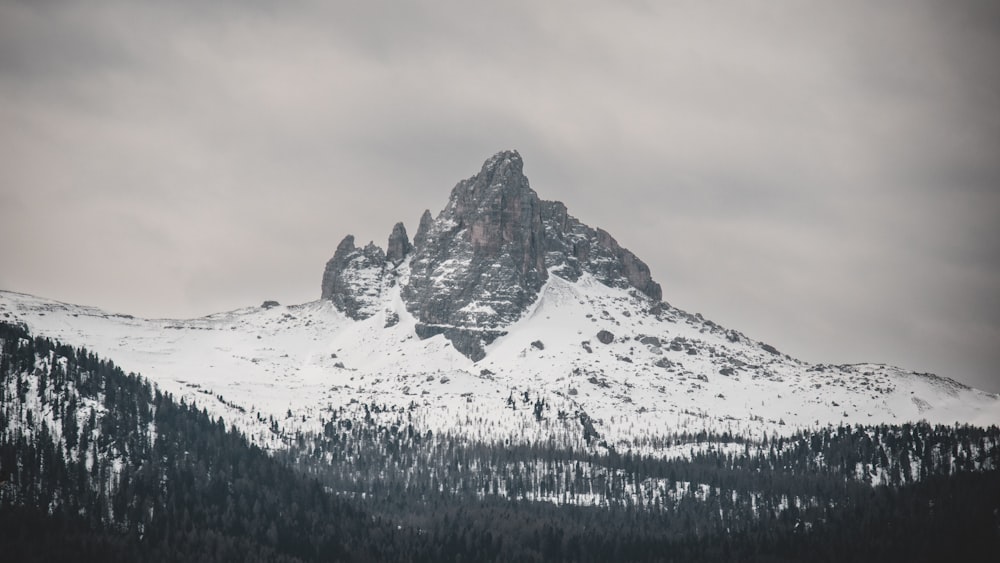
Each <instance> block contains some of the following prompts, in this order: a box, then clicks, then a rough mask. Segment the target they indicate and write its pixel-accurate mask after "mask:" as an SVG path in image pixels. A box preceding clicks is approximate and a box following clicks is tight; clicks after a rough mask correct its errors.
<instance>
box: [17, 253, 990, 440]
mask: <svg viewBox="0 0 1000 563" xmlns="http://www.w3.org/2000/svg"><path fill="white" fill-rule="evenodd" d="M407 268H408V264H406V263H404V264H403V265H401V266H400V275H403V276H405V275H406V273H407V271H406V270H407ZM380 299H381V304H380V306H379V307H378V309H377V310H378V312H377V313H375V314H374V315H372V316H371V317H369V318H366V319H363V320H359V321H355V320H352V319H350V318H348V317H346V316H345V315H344V314H342V313H341V312H339V311H337V310H336V308H335V307H334V305H333V304H332V303H331V302H329V301H316V302H311V303H306V304H303V305H295V306H287V307H286V306H274V307H270V308H246V309H240V310H237V311H231V312H227V313H219V314H215V315H210V316H208V317H203V318H200V319H191V320H164V319H140V318H134V317H131V316H128V315H119V314H111V313H107V312H104V311H101V310H99V309H95V308H92V307H82V306H76V305H68V304H64V303H59V302H55V301H51V300H46V299H41V298H38V297H33V296H30V295H24V294H19V293H10V292H0V319H2V320H4V321H8V322H23V323H25V324H26V325H27V326H28V327H29V328H30V329H31V330H32V331H33V332H34V333H35V334H38V335H41V336H47V337H50V338H54V339H59V340H61V341H63V342H65V343H68V344H71V345H74V346H85V347H87V348H88V349H90V350H91V351H94V352H96V353H98V354H100V355H102V356H104V357H107V358H110V359H112V360H113V361H114V362H116V363H117V364H118V365H119V366H121V367H122V368H123V369H125V370H127V371H135V372H139V373H142V374H143V375H145V376H146V377H148V378H150V379H151V380H152V381H154V382H155V383H156V384H157V385H159V386H160V387H161V388H162V389H164V390H166V391H169V392H171V393H173V394H175V395H176V396H178V397H183V398H185V399H186V400H187V401H189V402H190V401H196V402H197V403H198V404H199V405H201V406H204V407H205V408H207V409H208V410H209V411H210V412H212V413H214V414H216V415H221V416H223V417H224V418H225V420H226V421H227V423H233V424H237V425H238V426H239V427H240V428H242V429H243V430H244V431H245V432H247V434H248V435H249V436H250V437H251V438H252V439H254V440H255V441H258V442H259V443H262V444H264V445H268V446H277V445H278V443H279V441H278V440H277V439H276V435H275V434H274V433H273V432H272V430H271V429H272V428H273V427H274V424H277V426H278V427H280V428H281V429H282V430H285V431H289V432H291V431H294V430H297V429H317V428H319V427H320V426H321V425H322V422H323V420H324V419H325V417H326V418H328V416H326V415H325V413H328V412H329V411H330V410H332V409H337V408H340V407H347V408H348V409H362V408H364V406H365V405H378V406H379V407H380V408H379V409H377V411H381V412H387V413H389V412H391V413H394V414H393V416H397V417H398V416H405V417H406V418H407V419H408V420H409V421H410V422H411V423H413V424H414V425H415V426H417V427H419V428H421V429H422V430H432V431H434V432H441V431H447V432H451V433H454V434H461V435H465V436H468V437H470V438H472V439H476V440H484V441H489V442H493V441H505V440H513V441H516V442H526V441H530V442H536V441H538V440H548V439H555V440H558V441H560V442H562V443H565V444H569V445H581V446H582V445H584V439H585V436H584V433H583V432H582V431H581V429H582V428H584V427H586V426H587V424H588V422H589V423H591V424H592V425H593V429H594V430H595V431H596V432H597V433H598V434H599V435H600V437H601V438H602V439H603V440H606V441H607V443H608V444H611V445H615V444H619V445H629V446H630V447H643V445H644V444H646V445H648V444H651V443H653V442H652V441H651V440H649V439H651V438H654V437H657V436H664V435H668V434H671V433H676V432H684V431H687V432H697V431H700V430H707V431H714V432H719V433H721V432H726V431H728V432H730V433H738V434H744V435H760V434H761V433H763V432H768V433H769V434H771V433H775V432H782V433H784V432H790V431H791V430H793V429H796V428H802V427H810V426H817V425H819V426H825V425H829V424H834V425H835V424H839V423H862V424H869V423H881V422H886V423H894V422H895V423H898V422H905V421H917V420H922V419H923V420H927V421H929V422H932V423H945V424H952V423H955V422H968V423H972V424H979V425H990V424H997V423H1000V398H998V396H997V395H994V394H990V393H985V392H983V391H979V390H976V389H972V388H969V387H967V386H964V385H961V384H959V383H956V382H954V381H952V380H950V379H946V378H940V377H937V376H934V375H930V374H917V373H911V372H905V371H903V370H900V369H898V368H894V367H890V366H883V365H873V364H855V365H840V366H824V365H811V364H808V363H805V362H801V361H799V360H796V359H793V358H790V357H788V356H785V355H782V354H780V353H778V352H777V351H776V350H775V349H773V348H771V347H769V346H767V345H764V344H761V343H759V342H756V341H753V340H750V339H748V338H747V337H745V336H743V335H742V334H741V333H739V332H736V331H732V330H727V329H724V328H722V327H720V326H719V325H717V324H715V323H713V322H711V321H708V320H705V319H703V318H701V317H700V316H698V315H690V314H688V313H685V312H684V311H682V310H680V309H676V308H671V307H669V306H666V305H664V304H660V305H658V306H654V304H653V302H652V301H651V300H650V299H649V298H648V297H646V296H645V295H643V294H641V293H639V292H637V291H636V290H634V289H622V288H612V287H608V286H606V285H604V284H602V283H600V282H598V281H596V280H594V279H593V278H592V277H590V276H589V275H586V274H585V275H583V276H582V277H581V278H580V279H579V280H577V281H576V282H570V281H567V280H564V279H562V278H560V277H558V276H550V277H549V280H548V281H547V282H546V284H545V286H544V287H543V289H542V290H541V292H540V294H539V298H538V299H536V300H535V302H534V303H533V305H532V306H531V307H530V308H529V310H528V311H526V312H525V313H524V315H523V316H522V318H521V319H520V320H518V321H517V322H515V323H514V324H512V325H510V326H508V327H507V334H506V335H505V336H501V337H500V338H498V339H496V340H495V341H494V342H493V343H492V344H490V345H489V346H488V348H487V349H486V357H485V358H484V359H482V360H480V361H479V362H473V361H472V360H470V359H469V358H467V357H466V356H464V355H462V354H460V353H459V352H457V351H456V350H455V349H454V347H453V346H452V345H451V343H450V342H449V341H447V340H446V339H445V338H444V336H443V335H438V336H434V337H431V338H427V339H424V340H421V339H419V338H418V337H417V336H416V334H415V324H416V322H417V321H416V320H415V319H414V318H413V316H411V315H410V313H408V312H407V310H406V307H405V306H404V305H403V302H402V300H401V298H400V295H399V285H398V284H395V285H393V286H391V287H389V288H388V290H387V291H385V292H384V293H383V295H382V296H381V297H380ZM601 331H606V333H602V336H603V339H602V338H598V333H601ZM609 336H613V339H612V340H610V341H609V342H606V343H605V342H602V340H605V341H606V340H608V337H609ZM383 406H384V407H385V408H384V409H382V408H381V407H383Z"/></svg>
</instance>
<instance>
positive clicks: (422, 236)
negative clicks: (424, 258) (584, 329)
mask: <svg viewBox="0 0 1000 563" xmlns="http://www.w3.org/2000/svg"><path fill="white" fill-rule="evenodd" d="M433 224H434V217H432V216H431V210H430V209H424V214H423V215H421V216H420V223H419V224H418V225H417V234H415V235H413V246H415V247H417V248H419V247H421V246H423V245H424V241H425V240H427V231H429V230H430V228H431V225H433Z"/></svg>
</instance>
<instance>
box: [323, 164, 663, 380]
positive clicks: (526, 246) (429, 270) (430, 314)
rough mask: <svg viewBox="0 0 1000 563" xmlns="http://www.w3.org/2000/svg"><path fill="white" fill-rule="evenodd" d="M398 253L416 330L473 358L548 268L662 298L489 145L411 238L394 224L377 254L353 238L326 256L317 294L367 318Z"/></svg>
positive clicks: (518, 311)
mask: <svg viewBox="0 0 1000 563" xmlns="http://www.w3.org/2000/svg"><path fill="white" fill-rule="evenodd" d="M407 256H411V257H412V258H411V260H410V263H409V264H410V266H409V272H408V274H409V275H408V276H406V275H403V276H400V277H399V278H398V279H400V280H401V281H402V286H401V288H400V289H401V295H402V298H403V302H404V304H405V305H406V308H407V310H409V311H410V313H412V314H413V315H414V316H415V317H416V319H417V325H416V332H417V335H418V336H419V337H421V338H428V337H431V336H434V335H437V334H443V335H444V336H445V338H448V339H449V340H450V341H451V342H452V344H453V345H454V346H455V349H456V350H458V351H459V352H461V353H462V354H465V355H466V356H468V357H469V358H472V359H473V360H476V361H478V360H479V359H481V358H483V357H484V356H485V351H484V346H485V345H486V344H489V343H490V342H492V341H493V340H494V339H495V338H497V336H499V335H502V334H504V333H505V332H504V330H503V329H504V327H506V326H507V325H509V324H511V323H512V322H514V321H516V320H517V319H518V318H520V317H521V315H522V314H523V313H524V312H525V310H526V309H527V308H528V307H529V306H530V305H531V304H532V303H534V301H535V300H536V299H537V298H538V294H539V291H540V290H541V288H542V286H543V285H544V284H545V282H546V280H547V279H548V276H549V274H552V275H556V276H559V277H562V278H564V279H566V280H569V281H576V280H578V279H579V278H580V276H582V275H583V274H585V273H587V274H590V275H593V276H594V277H595V278H596V279H597V280H599V281H600V282H601V283H604V284H605V285H608V286H611V287H620V288H628V287H634V288H635V289H637V290H639V291H640V292H642V293H643V294H645V295H646V296H648V297H649V298H650V299H651V300H652V301H654V302H656V301H659V300H660V298H661V289H660V286H659V284H657V283H656V282H654V281H653V280H652V278H651V277H650V272H649V268H648V267H647V266H646V264H645V263H643V262H642V261H641V260H639V259H638V258H637V257H636V256H635V255H634V254H632V253H631V252H629V251H628V250H627V249H624V248H622V247H621V246H620V245H619V244H618V242H617V241H615V239H614V238H613V237H612V236H611V235H610V234H608V233H607V232H605V231H603V230H601V229H592V228H591V227H588V226H587V225H584V224H583V223H581V222H579V221H578V220H577V219H575V218H574V217H572V216H570V215H569V213H568V212H567V210H566V206H565V205H563V204H562V203H559V202H555V201H542V200H540V199H539V198H538V195H537V194H536V193H535V191H534V190H532V189H531V187H530V185H529V183H528V179H527V178H526V177H525V176H524V172H523V162H522V160H521V156H520V155H519V154H518V153H517V152H516V151H503V152H500V153H497V154H496V155H494V156H492V157H491V158H489V159H488V160H487V161H486V162H485V163H484V164H483V166H482V168H481V169H480V171H479V173H478V174H476V175H475V176H472V177H471V178H468V179H466V180H463V181H461V182H459V183H458V184H457V185H456V186H455V187H454V189H452V192H451V196H450V197H449V199H448V204H447V205H446V206H445V208H444V209H443V210H442V211H441V213H439V214H438V216H437V217H436V218H434V217H432V216H431V213H430V211H429V210H428V211H424V213H423V215H422V216H421V218H420V224H419V226H418V228H417V232H416V234H415V235H414V237H413V244H412V245H410V243H409V241H408V240H407V236H406V230H405V228H404V227H403V225H402V223H399V224H397V225H396V226H395V227H394V228H393V230H392V234H391V235H390V237H389V244H388V251H387V252H386V253H382V251H381V250H380V249H378V248H377V247H375V246H374V245H369V246H368V247H365V248H364V249H362V250H358V249H356V248H354V238H353V237H350V236H348V237H347V238H345V239H344V241H343V242H341V244H340V246H338V247H337V252H336V253H335V254H334V256H333V258H331V259H330V261H329V262H328V263H327V267H326V270H325V271H324V275H323V292H322V296H323V298H324V299H330V300H332V301H333V302H334V304H335V305H336V306H337V308H338V309H340V310H341V311H344V312H345V313H346V314H347V315H349V316H350V317H351V318H354V319H363V318H368V317H369V316H371V315H372V314H374V313H375V312H376V310H377V300H378V297H379V296H380V295H382V293H383V292H384V291H385V288H386V286H391V283H393V280H394V279H396V276H394V275H387V274H388V273H390V272H391V271H392V270H393V269H397V268H398V267H399V266H400V264H401V263H402V262H403V261H404V260H405V258H406V257H407ZM608 334H610V333H608Z"/></svg>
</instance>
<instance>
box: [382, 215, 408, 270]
mask: <svg viewBox="0 0 1000 563" xmlns="http://www.w3.org/2000/svg"><path fill="white" fill-rule="evenodd" d="M412 250H413V247H412V246H411V245H410V239H409V238H408V237H407V236H406V227H404V226H403V224H402V223H396V225H395V226H394V227H393V228H392V234H390V235H389V245H388V246H387V247H386V250H385V258H386V260H388V261H389V262H391V263H392V264H393V265H394V266H398V265H399V264H400V263H402V261H403V260H404V259H405V258H406V256H407V255H408V254H409V253H410V251H412Z"/></svg>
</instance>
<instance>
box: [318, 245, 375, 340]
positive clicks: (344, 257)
mask: <svg viewBox="0 0 1000 563" xmlns="http://www.w3.org/2000/svg"><path fill="white" fill-rule="evenodd" d="M385 266H386V259H385V253H384V252H383V251H382V249H381V248H379V247H378V246H376V245H375V244H374V243H368V245H367V246H365V247H364V248H361V249H359V248H356V247H355V246H354V235H347V236H346V237H344V240H342V241H340V244H338V245H337V251H336V252H334V254H333V258H330V260H329V261H328V262H327V263H326V268H325V269H324V270H323V283H322V298H323V299H329V300H330V301H333V303H334V305H336V307H337V309H339V310H340V311H342V312H344V314H346V315H347V316H349V317H351V318H352V319H355V320H361V319H367V318H368V317H370V316H372V315H373V314H375V313H376V312H377V311H378V305H379V298H380V296H381V294H382V286H383V281H384V277H385Z"/></svg>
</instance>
